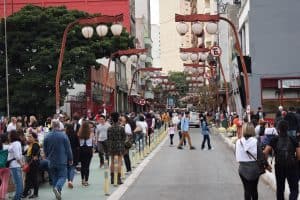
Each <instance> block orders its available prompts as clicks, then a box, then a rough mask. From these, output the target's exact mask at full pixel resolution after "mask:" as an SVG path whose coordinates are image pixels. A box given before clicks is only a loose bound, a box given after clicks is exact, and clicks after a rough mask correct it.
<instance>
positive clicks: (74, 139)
mask: <svg viewBox="0 0 300 200" xmlns="http://www.w3.org/2000/svg"><path fill="white" fill-rule="evenodd" d="M65 128H66V134H67V136H68V138H69V141H70V144H71V149H72V153H73V164H72V165H69V166H68V187H69V188H71V189H72V188H73V180H74V175H75V167H76V166H77V164H78V151H79V147H80V144H79V138H78V135H77V134H76V132H75V130H74V127H73V124H66V125H65Z"/></svg>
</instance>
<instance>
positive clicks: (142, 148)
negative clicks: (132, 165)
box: [140, 139, 145, 160]
mask: <svg viewBox="0 0 300 200" xmlns="http://www.w3.org/2000/svg"><path fill="white" fill-rule="evenodd" d="M140 142H141V160H143V159H144V147H145V146H144V140H143V139H140Z"/></svg>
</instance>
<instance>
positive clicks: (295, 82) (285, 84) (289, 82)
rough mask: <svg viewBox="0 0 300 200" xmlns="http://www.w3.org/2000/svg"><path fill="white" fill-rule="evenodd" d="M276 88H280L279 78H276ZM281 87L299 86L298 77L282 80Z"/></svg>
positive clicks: (299, 80)
mask: <svg viewBox="0 0 300 200" xmlns="http://www.w3.org/2000/svg"><path fill="white" fill-rule="evenodd" d="M278 86H279V87H278V88H281V84H280V80H278ZM282 88H300V79H285V80H282Z"/></svg>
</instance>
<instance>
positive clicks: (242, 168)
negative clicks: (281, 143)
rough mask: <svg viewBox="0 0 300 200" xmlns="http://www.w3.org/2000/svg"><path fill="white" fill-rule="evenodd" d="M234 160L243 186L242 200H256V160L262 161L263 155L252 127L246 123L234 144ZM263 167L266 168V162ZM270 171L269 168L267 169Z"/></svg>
mask: <svg viewBox="0 0 300 200" xmlns="http://www.w3.org/2000/svg"><path fill="white" fill-rule="evenodd" d="M235 155H236V160H237V161H238V162H239V175H240V177H241V180H242V183H243V186H244V199H245V200H257V199H258V192H257V185H258V181H259V177H260V172H259V168H258V164H257V160H259V159H263V158H264V155H263V153H262V149H261V146H260V143H258V140H257V138H256V137H255V130H254V126H253V124H252V123H250V122H246V123H244V124H243V126H242V137H241V138H240V139H238V140H237V142H236V152H235ZM263 160H264V162H265V163H264V165H265V166H268V163H267V160H266V159H263ZM268 169H269V170H270V168H268Z"/></svg>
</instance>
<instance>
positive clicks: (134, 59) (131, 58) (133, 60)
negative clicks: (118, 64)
mask: <svg viewBox="0 0 300 200" xmlns="http://www.w3.org/2000/svg"><path fill="white" fill-rule="evenodd" d="M130 60H131V62H133V63H137V61H138V57H137V55H131V56H130Z"/></svg>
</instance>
